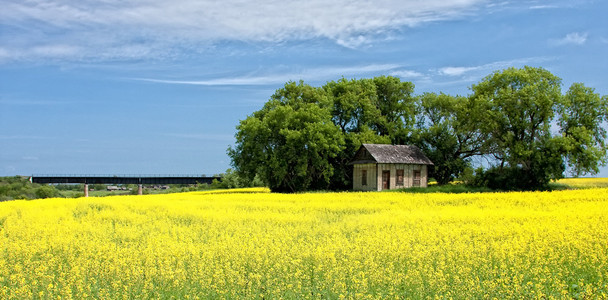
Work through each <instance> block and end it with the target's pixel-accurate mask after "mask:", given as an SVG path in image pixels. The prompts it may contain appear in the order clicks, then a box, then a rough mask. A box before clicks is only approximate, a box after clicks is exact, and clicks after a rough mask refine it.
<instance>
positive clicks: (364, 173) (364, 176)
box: [361, 170, 367, 185]
mask: <svg viewBox="0 0 608 300" xmlns="http://www.w3.org/2000/svg"><path fill="white" fill-rule="evenodd" d="M361 185H367V170H361Z"/></svg>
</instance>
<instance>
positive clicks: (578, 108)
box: [558, 83, 608, 176]
mask: <svg viewBox="0 0 608 300" xmlns="http://www.w3.org/2000/svg"><path fill="white" fill-rule="evenodd" d="M559 113H560V116H559V120H558V124H559V126H560V128H561V131H560V133H561V134H562V135H563V141H562V143H563V144H564V145H563V146H564V148H565V150H566V153H567V154H566V159H567V162H568V165H569V166H570V167H571V173H572V175H574V176H581V175H583V174H586V173H591V174H595V173H597V172H598V171H599V166H600V165H602V164H605V163H606V150H607V147H606V142H605V140H606V127H605V122H606V121H608V97H606V96H604V97H600V95H599V94H597V93H595V92H594V89H593V88H589V87H585V86H584V85H583V84H582V83H574V84H572V86H570V89H569V90H568V92H567V93H566V95H565V96H564V98H563V102H562V106H560V107H559Z"/></svg>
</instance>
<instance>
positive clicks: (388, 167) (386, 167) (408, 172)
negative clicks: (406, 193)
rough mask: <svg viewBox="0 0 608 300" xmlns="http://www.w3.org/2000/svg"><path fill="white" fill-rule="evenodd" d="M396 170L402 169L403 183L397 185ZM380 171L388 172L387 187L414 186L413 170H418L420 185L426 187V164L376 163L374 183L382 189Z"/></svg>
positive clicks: (379, 189)
mask: <svg viewBox="0 0 608 300" xmlns="http://www.w3.org/2000/svg"><path fill="white" fill-rule="evenodd" d="M397 170H403V185H397ZM382 171H389V172H390V180H389V181H390V182H389V184H390V185H389V189H391V190H392V189H400V188H409V187H413V186H414V171H420V187H427V181H428V174H427V166H426V165H412V164H378V177H377V178H376V184H377V187H378V189H377V190H378V191H381V190H382V187H383V182H382Z"/></svg>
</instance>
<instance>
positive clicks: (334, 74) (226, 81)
mask: <svg viewBox="0 0 608 300" xmlns="http://www.w3.org/2000/svg"><path fill="white" fill-rule="evenodd" d="M396 68H399V65H395V64H372V65H364V66H354V67H325V68H311V69H306V70H301V71H299V72H289V71H287V72H286V71H278V72H275V73H272V74H252V75H248V76H234V77H220V78H211V79H203V80H173V79H158V78H131V79H132V80H139V81H146V82H155V83H165V84H186V85H203V86H217V85H273V84H281V83H284V82H286V81H289V80H293V81H297V80H304V81H311V80H315V81H316V80H333V79H336V78H339V77H340V76H344V77H351V76H358V77H361V76H365V75H366V74H372V73H378V72H380V73H384V72H389V71H391V70H394V69H396Z"/></svg>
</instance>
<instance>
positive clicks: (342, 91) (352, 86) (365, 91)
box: [323, 78, 391, 190]
mask: <svg viewBox="0 0 608 300" xmlns="http://www.w3.org/2000/svg"><path fill="white" fill-rule="evenodd" d="M323 90H324V91H325V92H326V93H327V95H328V97H329V99H330V100H331V103H332V110H331V115H332V121H333V122H334V124H335V125H336V126H337V127H338V128H339V129H340V133H341V135H342V138H343V139H344V147H343V150H342V151H341V152H339V153H338V154H337V155H336V156H335V157H333V158H330V160H329V161H330V164H331V165H332V166H333V167H334V174H333V176H332V178H331V185H330V186H329V188H330V189H338V190H343V189H348V188H350V187H352V172H353V170H352V169H353V167H352V166H351V165H349V164H348V163H349V162H350V160H351V159H352V157H353V155H354V154H355V152H356V151H357V150H358V149H359V147H360V146H361V144H363V143H380V144H389V143H390V142H391V139H390V137H388V136H381V135H379V133H378V132H377V130H373V129H372V128H378V127H379V125H378V124H379V122H381V123H382V124H384V123H385V121H382V120H384V118H383V116H382V112H381V110H380V109H379V107H378V105H377V104H378V101H377V97H378V93H377V91H376V84H375V82H374V80H372V79H359V80H355V79H352V80H346V79H344V78H342V79H340V80H338V81H337V82H334V81H331V82H328V83H327V84H325V85H324V86H323Z"/></svg>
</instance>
